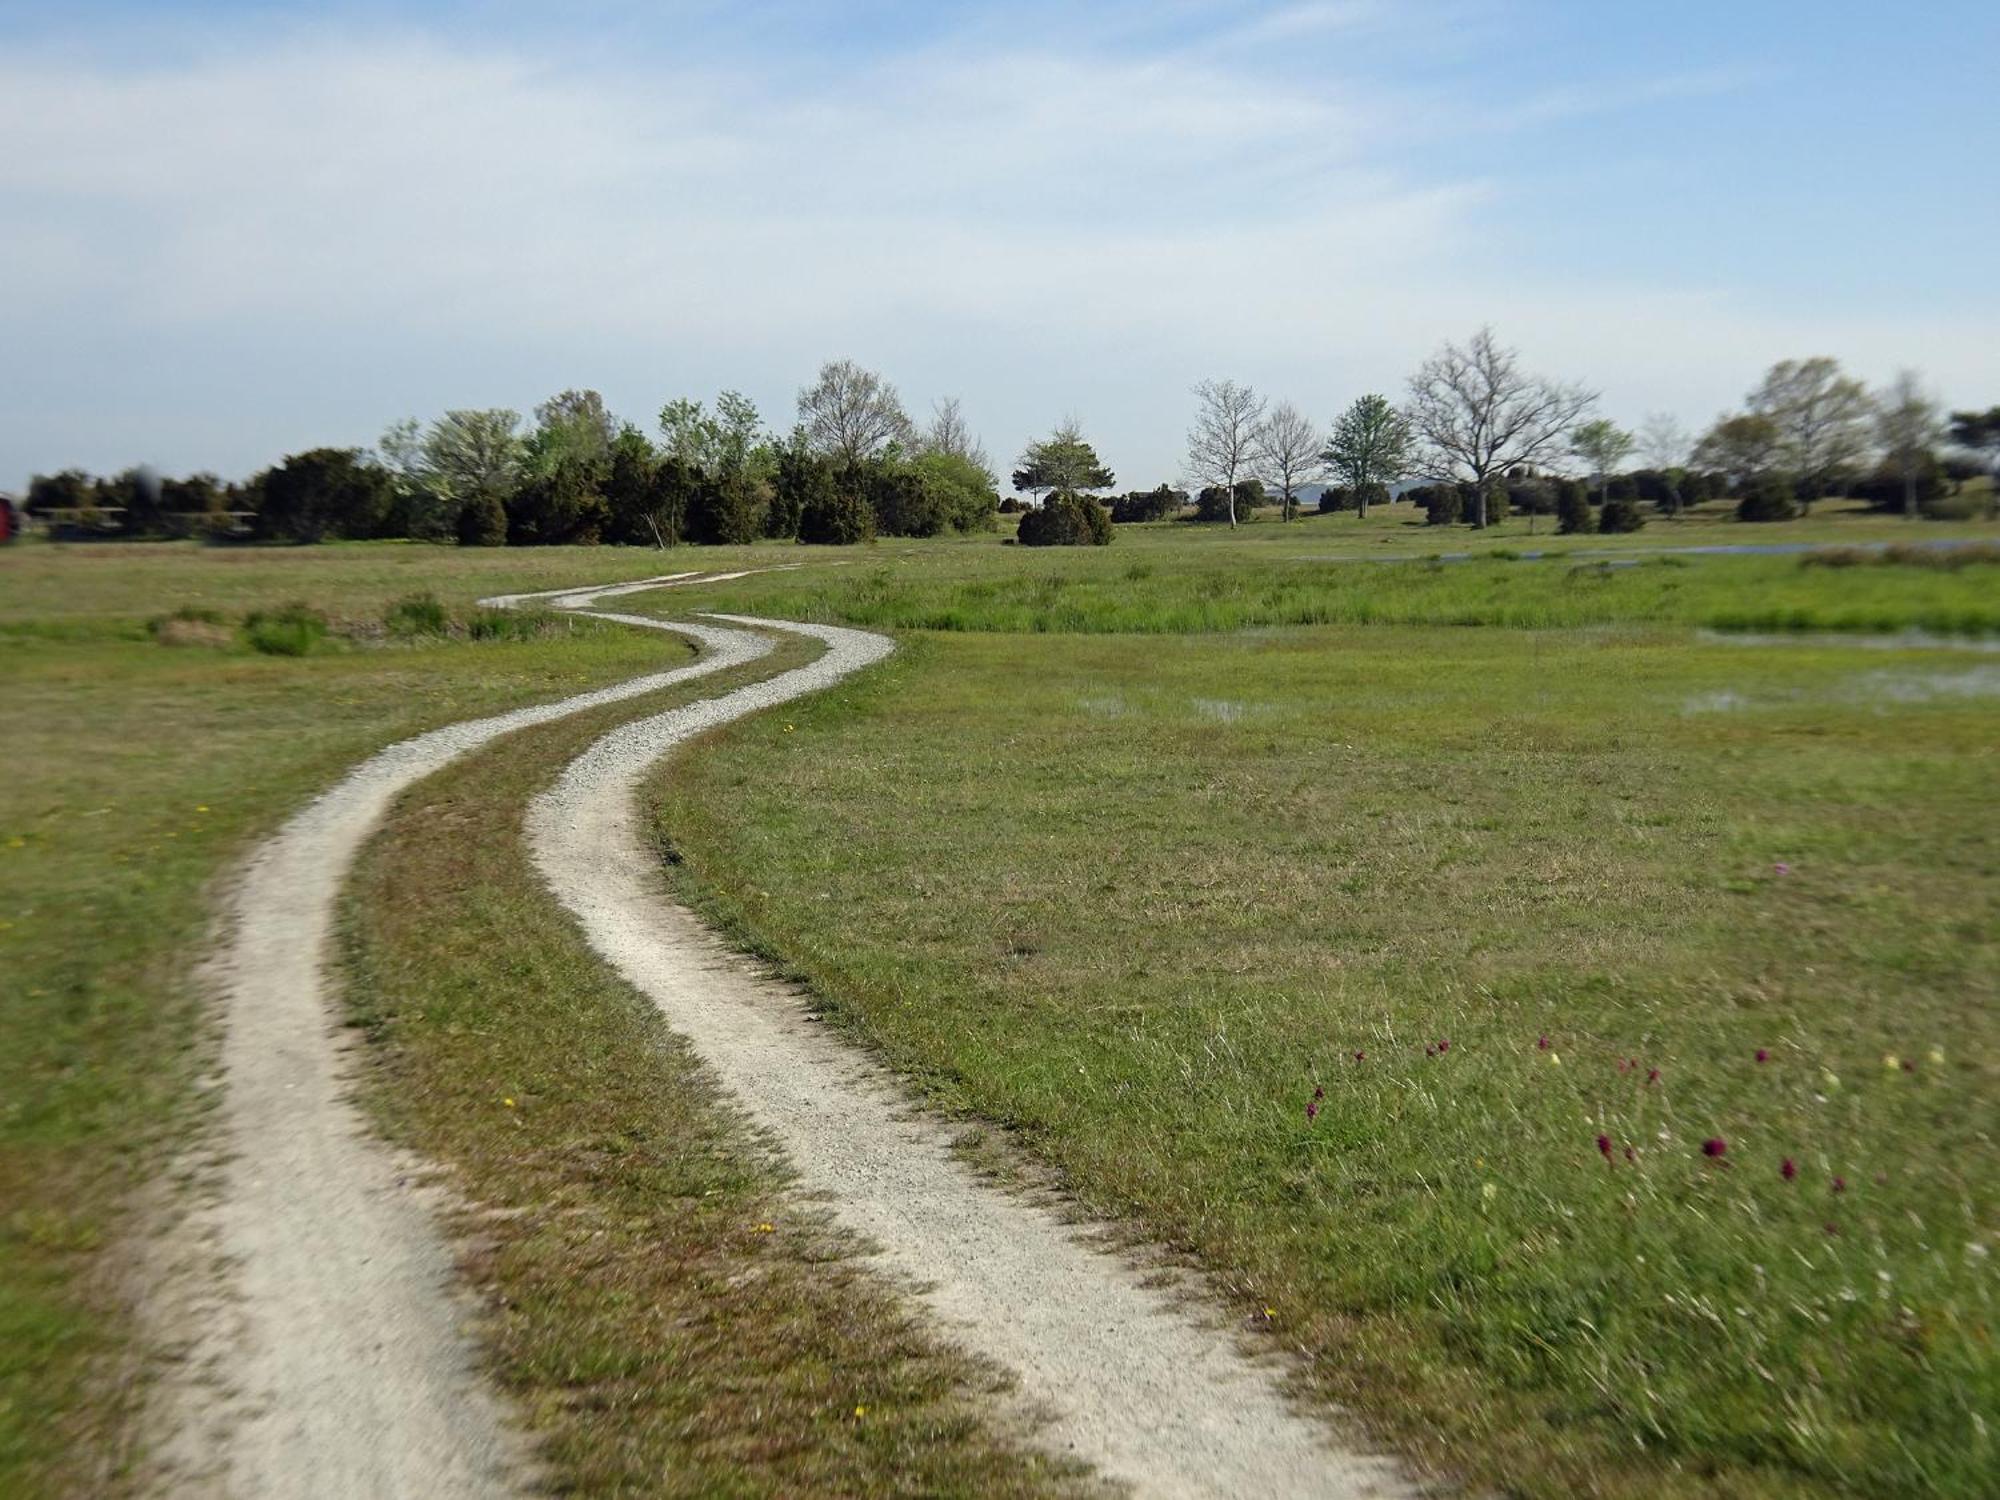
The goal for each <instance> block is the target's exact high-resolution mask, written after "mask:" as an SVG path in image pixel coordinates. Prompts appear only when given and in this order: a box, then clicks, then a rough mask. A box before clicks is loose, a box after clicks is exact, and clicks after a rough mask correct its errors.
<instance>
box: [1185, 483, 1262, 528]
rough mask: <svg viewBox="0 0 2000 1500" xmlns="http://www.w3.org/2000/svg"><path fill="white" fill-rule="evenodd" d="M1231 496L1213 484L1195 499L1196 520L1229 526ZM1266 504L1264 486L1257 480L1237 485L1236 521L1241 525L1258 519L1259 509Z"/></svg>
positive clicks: (1219, 486)
mask: <svg viewBox="0 0 2000 1500" xmlns="http://www.w3.org/2000/svg"><path fill="white" fill-rule="evenodd" d="M1229 494H1230V492H1229V491H1228V490H1226V489H1224V488H1223V487H1222V486H1221V485H1219V484H1211V485H1210V486H1208V488H1206V489H1205V490H1203V491H1202V492H1201V493H1200V494H1199V495H1196V496H1195V497H1194V518H1195V520H1197V521H1201V522H1205V523H1208V524H1210V525H1214V524H1217V523H1221V524H1225V525H1226V524H1227V523H1228V521H1229ZM1263 503H1264V486H1263V484H1262V483H1261V482H1260V481H1258V480H1255V479H1242V480H1238V481H1237V484H1236V520H1237V524H1238V525H1241V524H1242V523H1243V522H1245V521H1254V520H1256V519H1257V507H1258V506H1260V505H1262V504H1263Z"/></svg>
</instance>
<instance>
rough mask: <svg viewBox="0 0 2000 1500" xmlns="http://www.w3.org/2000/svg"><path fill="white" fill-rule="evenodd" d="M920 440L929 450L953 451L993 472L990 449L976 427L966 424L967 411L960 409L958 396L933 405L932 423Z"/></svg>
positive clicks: (930, 451) (936, 451) (924, 447)
mask: <svg viewBox="0 0 2000 1500" xmlns="http://www.w3.org/2000/svg"><path fill="white" fill-rule="evenodd" d="M918 443H919V445H920V446H921V447H922V448H923V450H924V452H926V453H944V454H949V455H950V456H951V457H953V458H962V459H964V460H965V461H966V462H967V463H969V464H973V465H975V466H976V467H978V468H980V469H983V470H985V471H986V472H988V473H991V472H992V471H993V465H992V464H991V463H990V462H988V460H987V457H986V449H985V448H984V447H982V446H981V445H980V443H979V440H978V439H977V438H975V437H973V435H972V429H971V428H969V427H967V426H966V425H965V414H964V412H962V411H961V410H960V409H959V405H958V397H956V396H946V397H945V398H944V399H943V400H942V401H939V402H936V403H934V404H933V405H932V407H931V425H930V426H929V427H927V428H926V429H925V430H924V433H923V436H922V437H921V438H919V439H918Z"/></svg>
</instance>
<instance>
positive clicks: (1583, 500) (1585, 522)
mask: <svg viewBox="0 0 2000 1500" xmlns="http://www.w3.org/2000/svg"><path fill="white" fill-rule="evenodd" d="M1596 525H1597V521H1596V518H1595V517H1594V516H1592V515H1591V513H1590V501H1589V499H1588V498H1587V497H1586V495H1585V492H1584V488H1583V486H1582V485H1580V484H1574V483H1570V482H1567V481H1566V482H1564V483H1563V484H1562V485H1561V486H1560V487H1559V489H1558V491H1557V494H1556V530H1557V531H1559V532H1564V533H1567V534H1571V535H1576V534H1580V533H1582V532H1586V531H1591V530H1594V529H1595V528H1596Z"/></svg>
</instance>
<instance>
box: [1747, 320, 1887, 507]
mask: <svg viewBox="0 0 2000 1500" xmlns="http://www.w3.org/2000/svg"><path fill="white" fill-rule="evenodd" d="M1749 408H1750V415H1752V416H1756V417H1768V418H1769V419H1770V420H1771V422H1772V423H1773V424H1774V425H1775V426H1776V428H1777V432H1778V449H1779V460H1780V462H1781V463H1782V464H1783V466H1784V467H1785V468H1786V469H1788V470H1789V471H1790V472H1791V474H1792V477H1793V478H1795V479H1797V480H1798V482H1799V498H1800V499H1801V500H1802V501H1803V502H1804V503H1805V506H1806V509H1807V511H1808V513H1810V511H1811V509H1812V502H1813V501H1814V500H1817V499H1819V498H1820V497H1821V496H1823V495H1826V494H1828V493H1830V492H1831V491H1832V489H1833V486H1834V485H1835V484H1836V483H1838V482H1841V481H1843V480H1845V479H1847V478H1848V477H1849V476H1850V475H1852V473H1853V472H1854V470H1855V468H1856V467H1858V465H1859V464H1860V462H1861V460H1862V458H1863V457H1865V456H1866V454H1867V452H1868V439H1869V433H1870V423H1871V420H1872V418H1873V417H1874V403H1873V402H1871V401H1870V400H1869V399H1868V388H1867V387H1866V386H1864V385H1863V384H1862V383H1861V382H1860V381H1858V380H1856V379H1854V378H1853V377H1852V376H1849V375H1843V374H1842V373H1841V370H1840V364H1839V362H1838V361H1836V360H1831V359H1827V358H1825V357H1824V356H1822V357H1820V358H1817V359H1786V360H1780V361H1779V362H1778V363H1777V364H1775V365H1773V366H1771V368H1770V371H1769V372H1768V373H1767V374H1766V375H1765V376H1764V382H1763V384H1761V385H1760V386H1758V387H1757V389H1756V390H1754V391H1752V392H1751V393H1750V400H1749Z"/></svg>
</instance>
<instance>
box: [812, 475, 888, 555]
mask: <svg viewBox="0 0 2000 1500" xmlns="http://www.w3.org/2000/svg"><path fill="white" fill-rule="evenodd" d="M874 535H875V511H874V508H873V507H871V506H870V505H869V503H868V500H867V497H866V496H864V495H862V494H861V493H860V491H859V490H858V489H857V488H856V487H854V486H853V485H851V484H849V483H845V482H843V483H839V484H834V485H829V486H827V487H825V488H823V489H816V490H814V491H813V493H812V494H811V495H810V496H809V497H808V498H807V500H806V501H805V508H804V509H803V510H801V511H800V512H799V540H800V541H802V542H814V543H817V544H819V545H821V546H828V547H851V546H853V545H854V544H855V543H857V542H865V541H867V540H868V539H869V538H871V537H873V536H874Z"/></svg>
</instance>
